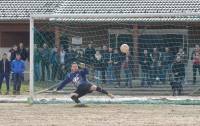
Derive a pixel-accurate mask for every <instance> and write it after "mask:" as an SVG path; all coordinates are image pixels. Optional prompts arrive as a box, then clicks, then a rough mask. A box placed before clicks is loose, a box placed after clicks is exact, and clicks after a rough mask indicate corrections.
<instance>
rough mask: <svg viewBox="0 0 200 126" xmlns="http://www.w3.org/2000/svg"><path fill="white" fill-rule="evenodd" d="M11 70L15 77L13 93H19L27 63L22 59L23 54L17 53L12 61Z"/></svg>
mask: <svg viewBox="0 0 200 126" xmlns="http://www.w3.org/2000/svg"><path fill="white" fill-rule="evenodd" d="M11 70H12V72H13V77H14V78H13V80H14V85H13V94H14V95H19V94H20V88H21V83H22V80H23V73H24V71H25V64H24V61H23V60H21V55H20V54H19V53H17V54H16V59H15V60H13V61H12V63H11Z"/></svg>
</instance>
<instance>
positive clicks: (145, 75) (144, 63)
mask: <svg viewBox="0 0 200 126" xmlns="http://www.w3.org/2000/svg"><path fill="white" fill-rule="evenodd" d="M140 65H141V69H142V82H141V86H145V84H147V85H148V86H149V87H150V86H151V82H150V65H151V58H150V56H149V54H148V51H147V50H146V49H145V50H144V53H143V54H142V56H141V60H140Z"/></svg>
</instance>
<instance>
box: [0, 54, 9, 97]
mask: <svg viewBox="0 0 200 126" xmlns="http://www.w3.org/2000/svg"><path fill="white" fill-rule="evenodd" d="M9 76H10V62H9V61H8V58H7V54H6V53H4V54H3V58H2V60H1V61H0V94H1V86H2V83H3V79H4V78H5V80H6V88H7V91H6V95H8V94H9V87H10V86H9Z"/></svg>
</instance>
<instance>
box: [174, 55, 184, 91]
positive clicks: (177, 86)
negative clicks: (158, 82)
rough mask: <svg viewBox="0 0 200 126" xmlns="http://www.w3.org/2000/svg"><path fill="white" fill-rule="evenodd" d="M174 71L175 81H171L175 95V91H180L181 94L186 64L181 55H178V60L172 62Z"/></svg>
mask: <svg viewBox="0 0 200 126" xmlns="http://www.w3.org/2000/svg"><path fill="white" fill-rule="evenodd" d="M172 73H173V75H174V82H171V85H172V90H173V95H175V91H176V90H177V91H178V94H179V95H180V94H181V91H182V88H183V87H182V82H183V81H184V78H185V65H184V63H183V62H182V61H181V57H180V56H178V57H177V58H176V61H175V62H174V63H173V64H172Z"/></svg>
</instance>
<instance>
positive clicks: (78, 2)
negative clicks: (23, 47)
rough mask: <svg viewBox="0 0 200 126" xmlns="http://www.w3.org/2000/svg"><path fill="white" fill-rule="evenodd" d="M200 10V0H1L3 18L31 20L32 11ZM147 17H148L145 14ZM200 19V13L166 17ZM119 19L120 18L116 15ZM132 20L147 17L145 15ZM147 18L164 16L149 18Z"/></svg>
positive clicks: (168, 11) (162, 11) (75, 12)
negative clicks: (199, 15) (193, 15)
mask: <svg viewBox="0 0 200 126" xmlns="http://www.w3.org/2000/svg"><path fill="white" fill-rule="evenodd" d="M180 12H189V13H190V12H199V13H200V2H199V0H1V1H0V20H27V19H28V18H29V16H30V15H31V14H70V13H74V14H82V13H84V14H85V13H89V14H90V13H95V14H98V13H101V14H104V13H180ZM144 19H145V18H144ZM187 19H190V20H191V19H192V20H194V21H196V20H200V18H199V17H196V18H192V17H189V18H188V17H187V18H185V17H179V18H170V19H169V18H163V19H162V20H187ZM116 20H117V19H116ZM132 20H138V21H139V20H143V19H141V18H138V19H132ZM145 20H147V21H148V20H161V19H160V18H148V19H145Z"/></svg>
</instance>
